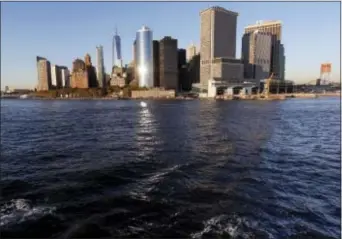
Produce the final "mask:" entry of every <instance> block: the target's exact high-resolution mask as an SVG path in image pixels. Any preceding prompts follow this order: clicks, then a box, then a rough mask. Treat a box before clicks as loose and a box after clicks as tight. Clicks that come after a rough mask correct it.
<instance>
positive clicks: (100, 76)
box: [96, 46, 107, 88]
mask: <svg viewBox="0 0 342 239" xmlns="http://www.w3.org/2000/svg"><path fill="white" fill-rule="evenodd" d="M96 61H97V69H96V73H97V76H96V78H97V85H98V87H100V88H105V87H106V85H107V84H106V78H105V71H104V60H103V47H102V46H98V47H96Z"/></svg>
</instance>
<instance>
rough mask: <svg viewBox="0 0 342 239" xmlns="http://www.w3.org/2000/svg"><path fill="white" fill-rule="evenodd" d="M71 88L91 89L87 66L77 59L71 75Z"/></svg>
mask: <svg viewBox="0 0 342 239" xmlns="http://www.w3.org/2000/svg"><path fill="white" fill-rule="evenodd" d="M70 83H71V88H82V89H85V88H89V77H88V71H87V69H86V64H85V62H84V61H83V60H81V59H76V60H75V61H74V62H73V68H72V74H71V82H70Z"/></svg>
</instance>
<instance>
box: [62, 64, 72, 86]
mask: <svg viewBox="0 0 342 239" xmlns="http://www.w3.org/2000/svg"><path fill="white" fill-rule="evenodd" d="M60 69H61V75H62V87H64V88H69V87H70V72H69V69H68V67H66V66H60Z"/></svg>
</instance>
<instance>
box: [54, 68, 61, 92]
mask: <svg viewBox="0 0 342 239" xmlns="http://www.w3.org/2000/svg"><path fill="white" fill-rule="evenodd" d="M51 86H52V88H54V89H60V88H62V72H61V69H60V67H59V66H57V65H52V66H51Z"/></svg>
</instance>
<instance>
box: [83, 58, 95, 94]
mask: <svg viewBox="0 0 342 239" xmlns="http://www.w3.org/2000/svg"><path fill="white" fill-rule="evenodd" d="M84 63H85V68H86V71H87V76H88V87H89V88H97V87H98V82H97V77H96V69H95V67H94V66H93V64H92V62H91V57H90V55H89V54H86V55H85V57H84Z"/></svg>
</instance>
